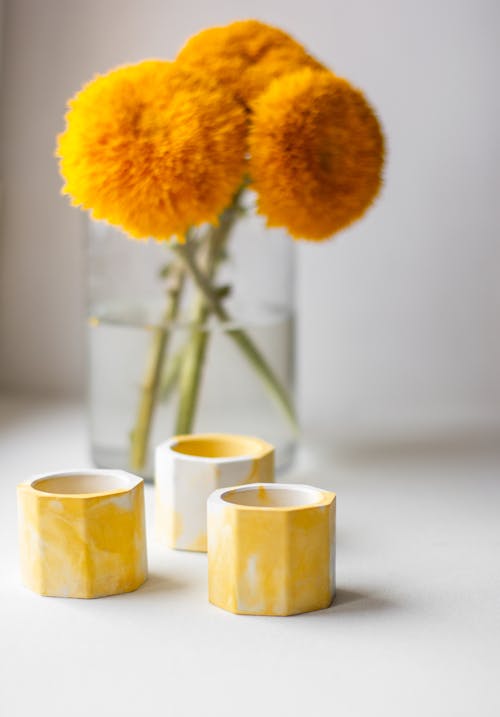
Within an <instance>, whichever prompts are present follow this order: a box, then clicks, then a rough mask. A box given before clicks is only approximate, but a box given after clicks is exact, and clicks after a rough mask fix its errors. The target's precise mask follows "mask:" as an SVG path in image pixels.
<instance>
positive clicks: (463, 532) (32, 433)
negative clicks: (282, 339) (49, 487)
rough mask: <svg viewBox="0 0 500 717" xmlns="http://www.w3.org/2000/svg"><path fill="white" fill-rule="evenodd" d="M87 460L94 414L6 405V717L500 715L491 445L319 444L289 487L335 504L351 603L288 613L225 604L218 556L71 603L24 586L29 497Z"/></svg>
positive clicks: (183, 558) (46, 405)
mask: <svg viewBox="0 0 500 717" xmlns="http://www.w3.org/2000/svg"><path fill="white" fill-rule="evenodd" d="M89 465H90V463H89V457H88V454H87V449H86V441H85V425H84V416H83V410H82V408H81V407H80V406H78V405H76V404H67V403H54V402H52V403H50V402H44V401H41V400H38V401H33V400H28V399H13V398H4V399H2V400H1V401H0V545H1V554H0V557H1V568H0V600H1V603H0V608H1V609H0V630H1V632H0V657H1V665H0V714H1V715H2V717H16V716H17V715H22V716H23V717H27V716H28V715H31V714H32V713H33V714H36V715H37V716H39V717H43V716H45V715H47V716H48V715H51V716H54V717H58V716H59V715H61V716H62V715H64V716H65V717H79V715H86V716H88V715H89V714H92V715H95V716H96V717H101V716H102V717H104V716H106V717H108V716H114V715H139V714H140V715H161V716H162V717H165V716H166V717H184V716H185V715H187V716H189V717H191V716H193V717H195V716H197V715H217V717H225V716H226V715H227V716H229V715H231V717H239V716H241V717H246V716H247V715H248V716H250V715H252V717H254V715H263V716H266V715H273V716H276V717H281V716H282V715H283V716H284V715H287V716H289V715H292V716H293V715H307V716H309V715H320V714H325V715H340V716H342V717H344V716H350V715H355V716H356V717H364V716H365V715H370V717H371V716H373V715H381V716H382V715H383V716H384V717H391V715H394V716H396V715H397V716H398V717H413V715H415V716H417V715H418V717H424V716H425V717H429V716H434V715H436V716H439V717H448V716H450V717H451V716H453V717H459V716H461V715H463V716H464V717H489V716H490V715H491V717H498V715H500V661H499V656H500V648H499V644H500V630H499V628H500V579H499V573H500V562H499V555H500V470H499V468H500V446H498V445H495V444H494V443H493V442H492V441H489V440H487V439H485V438H484V437H479V439H477V438H476V439H474V440H472V439H470V440H469V439H464V440H459V441H456V442H454V443H453V442H450V443H449V444H448V445H439V444H437V443H435V444H432V443H431V444H429V445H424V444H422V445H420V446H418V445H416V446H412V445H408V446H406V447H404V446H400V447H399V448H398V450H393V451H382V450H380V449H376V447H373V448H372V449H371V450H368V448H366V449H364V450H358V451H351V452H346V451H344V453H342V454H337V453H336V452H335V451H333V450H332V449H329V448H328V446H327V445H325V444H324V443H323V444H318V445H317V446H315V447H314V446H313V445H312V444H311V443H310V442H309V443H306V448H305V449H304V450H303V451H302V455H301V456H300V458H299V460H298V463H297V465H296V467H295V468H294V470H293V471H292V472H291V473H290V474H289V475H288V476H287V480H291V481H295V482H299V481H300V482H305V483H311V484H313V485H314V484H316V485H319V486H323V487H325V488H330V489H333V490H335V491H336V492H337V495H338V499H337V500H338V509H337V510H338V533H337V551H338V552H337V555H338V558H337V568H338V598H337V602H336V604H335V606H333V607H332V608H330V609H328V610H323V611H320V612H316V613H309V614H306V615H300V616H294V617H287V618H269V617H247V616H237V615H232V614H229V613H226V612H224V611H222V610H220V609H218V608H216V607H214V606H212V605H210V604H209V603H208V601H207V596H206V593H207V589H206V556H204V555H201V554H191V553H182V552H175V551H169V550H166V549H164V548H161V547H159V546H157V545H156V544H155V543H154V541H153V539H152V538H151V539H150V541H149V565H150V577H149V580H148V581H147V583H146V584H145V585H144V586H143V587H142V588H141V589H139V590H138V591H137V592H135V593H130V594H128V595H121V596H115V597H110V598H104V599H99V600H70V599H58V598H44V597H39V596H37V595H35V594H33V593H31V592H29V591H28V590H26V589H25V588H24V587H22V586H21V585H20V582H19V576H18V564H17V563H18V560H17V526H16V504H15V486H16V484H17V483H18V482H19V481H21V480H22V479H25V478H26V477H28V476H29V475H30V474H32V473H36V472H42V471H43V472H45V471H51V470H60V469H67V468H81V467H88V466H89ZM146 493H147V495H146V500H147V519H148V525H149V527H151V523H152V518H153V516H152V501H151V493H152V491H151V489H150V488H148V490H147V491H146Z"/></svg>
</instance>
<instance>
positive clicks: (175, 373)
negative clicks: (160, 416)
mask: <svg viewBox="0 0 500 717" xmlns="http://www.w3.org/2000/svg"><path fill="white" fill-rule="evenodd" d="M186 348H187V345H186V344H184V345H183V346H181V348H180V349H178V350H177V351H176V352H175V354H174V355H173V356H172V357H171V358H170V359H169V361H168V362H167V365H166V366H165V371H164V372H163V376H162V379H161V385H160V393H159V398H160V400H161V401H165V402H166V401H168V399H169V398H170V396H171V394H172V391H173V390H174V388H175V386H176V384H177V381H178V380H179V376H180V374H181V367H182V363H183V361H184V354H185V353H186Z"/></svg>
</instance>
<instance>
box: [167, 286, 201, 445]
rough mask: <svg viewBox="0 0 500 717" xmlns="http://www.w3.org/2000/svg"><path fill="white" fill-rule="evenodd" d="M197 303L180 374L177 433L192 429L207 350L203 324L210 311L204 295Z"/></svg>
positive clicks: (198, 297) (187, 431) (188, 431)
mask: <svg viewBox="0 0 500 717" xmlns="http://www.w3.org/2000/svg"><path fill="white" fill-rule="evenodd" d="M196 303H197V305H196V309H195V314H194V316H193V323H194V328H193V329H192V332H191V337H190V339H189V345H188V347H187V350H186V352H185V353H184V355H183V361H182V367H181V372H180V376H179V406H178V409H177V422H176V426H175V432H176V434H177V435H182V434H185V433H190V432H191V431H192V428H193V423H194V417H195V415H196V406H197V403H198V396H199V392H200V385H201V377H202V373H203V364H204V361H205V355H206V351H207V343H208V331H207V330H206V329H204V328H203V324H204V323H205V321H206V319H207V315H208V311H207V307H206V304H205V301H204V300H203V297H202V296H200V295H199V296H197V302H196Z"/></svg>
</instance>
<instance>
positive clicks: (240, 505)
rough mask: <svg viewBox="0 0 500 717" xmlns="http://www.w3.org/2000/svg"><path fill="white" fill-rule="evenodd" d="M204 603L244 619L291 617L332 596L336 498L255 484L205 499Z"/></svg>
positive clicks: (314, 490)
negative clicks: (206, 589) (206, 592)
mask: <svg viewBox="0 0 500 717" xmlns="http://www.w3.org/2000/svg"><path fill="white" fill-rule="evenodd" d="M208 582H209V600H210V602H212V603H213V604H214V605H217V606H218V607H221V608H223V609H224V610H229V611H230V612H234V613H239V614H243V615H294V614H296V613H302V612H309V611H311V610H320V609H322V608H326V607H328V606H329V605H330V604H331V602H332V600H333V598H334V595H335V493H330V492H329V491H325V490H320V489H319V488H313V487H311V486H306V485H294V484H278V483H275V484H271V485H265V484H256V485H246V486H238V487H234V488H229V489H227V488H226V489H222V490H217V491H215V492H214V493H212V495H211V496H210V498H209V499H208Z"/></svg>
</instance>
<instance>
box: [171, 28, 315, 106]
mask: <svg viewBox="0 0 500 717" xmlns="http://www.w3.org/2000/svg"><path fill="white" fill-rule="evenodd" d="M177 62H180V63H182V65H183V66H184V67H186V69H188V70H194V71H199V72H207V73H209V74H210V76H212V77H214V78H215V79H217V80H218V81H219V83H221V84H222V85H224V86H225V87H227V88H228V89H230V90H231V91H232V92H233V94H234V95H235V96H236V97H237V98H238V99H239V100H240V101H242V102H243V103H244V104H246V105H248V104H249V103H251V101H252V100H253V99H254V98H255V97H257V96H258V95H259V94H260V93H261V92H262V91H263V90H265V89H266V87H267V86H268V85H269V83H270V82H271V81H272V80H273V79H275V78H276V77H281V76H282V75H284V74H286V73H289V72H295V71H296V70H298V69H300V68H302V67H312V68H315V69H322V68H323V66H322V65H321V64H320V63H319V62H318V61H317V60H315V59H314V58H313V57H311V56H310V55H308V54H307V52H306V51H305V49H304V48H303V47H302V45H300V44H299V43H298V42H296V41H295V40H294V39H293V38H292V37H290V35H287V34H286V32H283V30H280V29H278V28H276V27H272V26H271V25H266V24H264V23H262V22H259V21H258V20H241V21H238V22H233V23H231V24H230V25H225V26H223V27H211V28H208V29H206V30H202V31H201V32H199V33H198V34H197V35H194V36H193V37H191V38H190V39H189V40H188V41H187V43H186V45H185V46H184V47H183V48H182V50H181V51H180V52H179V54H178V56H177Z"/></svg>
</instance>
